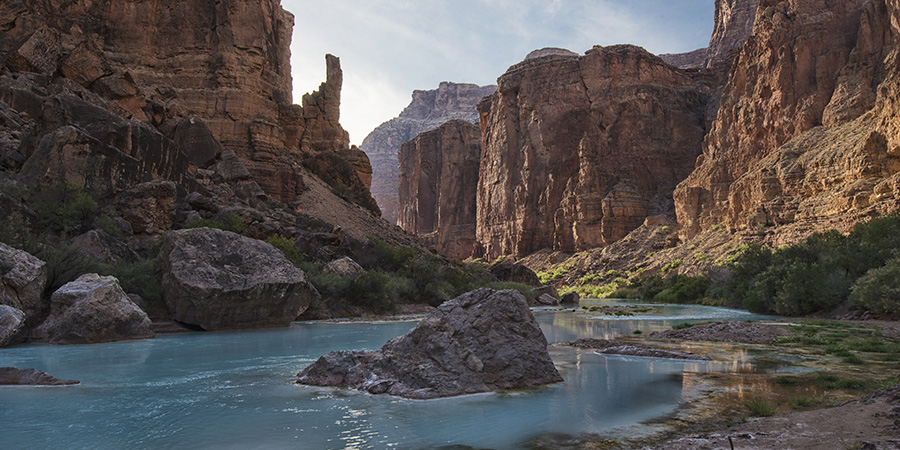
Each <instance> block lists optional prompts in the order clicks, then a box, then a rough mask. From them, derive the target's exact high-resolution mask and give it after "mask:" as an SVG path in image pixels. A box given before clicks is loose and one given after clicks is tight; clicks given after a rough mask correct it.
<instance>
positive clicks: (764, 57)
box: [675, 0, 900, 243]
mask: <svg viewBox="0 0 900 450" xmlns="http://www.w3.org/2000/svg"><path fill="white" fill-rule="evenodd" d="M897 7H898V5H897V4H896V2H894V1H891V2H885V1H884V0H873V1H864V0H856V1H848V2H826V1H804V2H800V1H764V2H762V3H761V4H760V8H759V12H758V15H757V18H756V25H755V32H754V35H753V36H752V37H751V38H750V39H748V41H747V43H746V44H745V45H744V47H743V49H742V51H741V52H740V54H739V55H738V57H737V60H736V61H735V64H734V66H733V68H732V72H731V74H730V77H729V80H728V83H727V85H726V87H725V89H724V93H723V96H722V102H721V108H720V109H719V112H718V116H717V118H716V120H715V123H714V125H713V127H712V130H711V131H710V133H709V136H708V137H707V139H706V142H705V145H704V151H703V155H702V156H701V157H700V158H699V159H698V161H697V170H695V171H694V173H692V174H691V176H690V177H688V179H687V180H685V182H684V183H682V184H681V185H679V187H678V189H677V190H676V192H675V201H676V208H677V209H676V211H677V214H678V222H679V225H680V226H681V236H682V238H683V239H690V238H692V237H694V236H696V235H697V234H698V233H701V232H703V231H706V230H709V229H710V228H711V227H713V226H715V225H717V224H724V225H726V226H727V227H728V228H729V229H730V230H733V231H741V230H745V231H752V232H755V233H761V235H770V234H771V235H772V236H768V237H766V239H769V240H774V241H777V242H781V243H787V242H790V241H792V240H796V239H800V238H802V237H804V236H805V235H808V234H809V233H811V232H812V231H815V230H817V229H819V228H822V227H833V226H835V225H837V226H838V228H842V229H846V228H849V227H850V226H852V225H853V224H854V223H856V222H857V221H858V220H860V219H861V218H863V217H866V216H868V215H871V214H876V213H881V212H884V211H888V210H892V209H894V208H895V207H896V206H895V205H894V204H895V203H896V196H897V190H896V186H897V182H896V176H895V174H896V173H897V171H898V169H900V167H898V166H900V164H898V159H897V158H898V156H900V154H898V151H897V148H898V147H897V138H896V135H897V133H896V131H897V123H898V122H897V106H896V101H895V98H896V95H895V93H896V91H897V90H898V88H897V66H896V46H897V42H898V38H897V35H898V33H897V28H896V23H897V22H896V17H897V14H898V12H897ZM785 225H791V226H790V227H784V226H785ZM773 226H778V228H770V227H773ZM776 234H777V235H779V236H775V235H776Z"/></svg>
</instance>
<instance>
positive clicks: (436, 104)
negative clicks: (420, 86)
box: [360, 82, 497, 223]
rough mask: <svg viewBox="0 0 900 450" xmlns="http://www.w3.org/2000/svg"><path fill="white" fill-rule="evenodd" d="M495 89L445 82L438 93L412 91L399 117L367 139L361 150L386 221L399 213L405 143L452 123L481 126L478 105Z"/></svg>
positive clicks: (391, 219)
mask: <svg viewBox="0 0 900 450" xmlns="http://www.w3.org/2000/svg"><path fill="white" fill-rule="evenodd" d="M496 89H497V87H496V86H477V85H474V84H459V83H449V82H443V83H441V84H440V85H439V86H438V88H437V89H435V90H430V91H413V94H412V102H410V104H409V106H407V107H406V108H405V109H404V110H403V111H402V112H401V113H400V115H399V116H398V117H396V118H394V119H391V120H389V121H387V122H385V123H383V124H381V125H379V126H378V128H376V129H374V130H373V131H372V132H371V133H369V135H368V136H366V138H365V139H364V140H363V143H362V145H361V146H360V148H362V150H363V151H364V152H366V154H367V155H369V158H370V159H371V161H372V195H373V196H374V197H375V200H377V201H378V206H379V207H380V208H381V210H382V216H383V217H384V218H385V220H387V221H388V222H390V223H397V218H398V215H399V212H400V203H399V197H398V195H399V194H398V188H399V183H400V172H399V168H400V163H401V160H400V159H398V154H399V153H400V148H401V146H402V145H403V143H404V142H407V141H410V140H413V139H415V137H416V136H418V135H419V134H420V133H423V132H425V131H428V130H433V129H435V128H437V127H439V126H441V125H442V124H444V123H446V122H449V121H450V120H463V121H466V122H469V123H478V111H477V110H476V105H478V102H479V101H481V99H482V98H483V97H484V96H486V95H491V94H492V93H493V92H494V91H495V90H496Z"/></svg>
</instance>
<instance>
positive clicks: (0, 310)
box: [0, 305, 25, 348]
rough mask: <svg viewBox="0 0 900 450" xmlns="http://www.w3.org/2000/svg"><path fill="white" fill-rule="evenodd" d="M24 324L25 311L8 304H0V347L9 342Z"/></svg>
mask: <svg viewBox="0 0 900 450" xmlns="http://www.w3.org/2000/svg"><path fill="white" fill-rule="evenodd" d="M24 324H25V313H24V312H22V311H21V310H19V309H16V308H13V307H12V306H8V305H0V348H2V347H6V346H7V345H9V344H11V343H12V341H13V338H15V337H16V335H17V334H19V330H21V329H22V325H24Z"/></svg>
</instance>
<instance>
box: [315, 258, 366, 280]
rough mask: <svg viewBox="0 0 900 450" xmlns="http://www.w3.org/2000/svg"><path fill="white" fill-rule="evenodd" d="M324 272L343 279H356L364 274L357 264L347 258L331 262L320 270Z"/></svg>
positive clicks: (363, 270)
mask: <svg viewBox="0 0 900 450" xmlns="http://www.w3.org/2000/svg"><path fill="white" fill-rule="evenodd" d="M322 270H324V271H325V272H331V273H335V274H338V275H340V276H342V277H345V278H354V277H358V276H360V275H362V274H364V273H365V272H366V270H365V269H363V268H362V266H360V265H359V264H357V263H356V261H354V260H353V259H351V258H350V257H348V256H345V257H343V258H339V259H336V260H334V261H331V262H330V263H328V264H325V267H323V268H322Z"/></svg>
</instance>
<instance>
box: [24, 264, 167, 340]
mask: <svg viewBox="0 0 900 450" xmlns="http://www.w3.org/2000/svg"><path fill="white" fill-rule="evenodd" d="M34 335H35V337H38V338H46V339H47V340H48V341H49V342H50V343H51V344H96V343H100V342H113V341H122V340H127V339H146V338H152V337H153V336H154V333H153V330H152V329H151V328H150V318H149V317H147V314H146V313H145V312H144V311H142V310H141V309H140V308H139V307H138V306H137V305H135V304H134V302H132V301H131V299H129V298H128V295H126V294H125V291H123V290H122V287H121V286H119V280H117V279H116V278H115V277H104V276H100V275H97V274H96V273H88V274H85V275H82V276H80V277H78V279H77V280H75V281H72V282H69V283H66V284H64V285H63V286H62V287H60V288H59V289H58V290H57V291H56V292H54V293H53V296H52V297H50V316H49V317H47V320H45V321H44V322H43V323H42V324H41V325H40V326H39V327H38V328H37V329H36V330H34Z"/></svg>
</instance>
